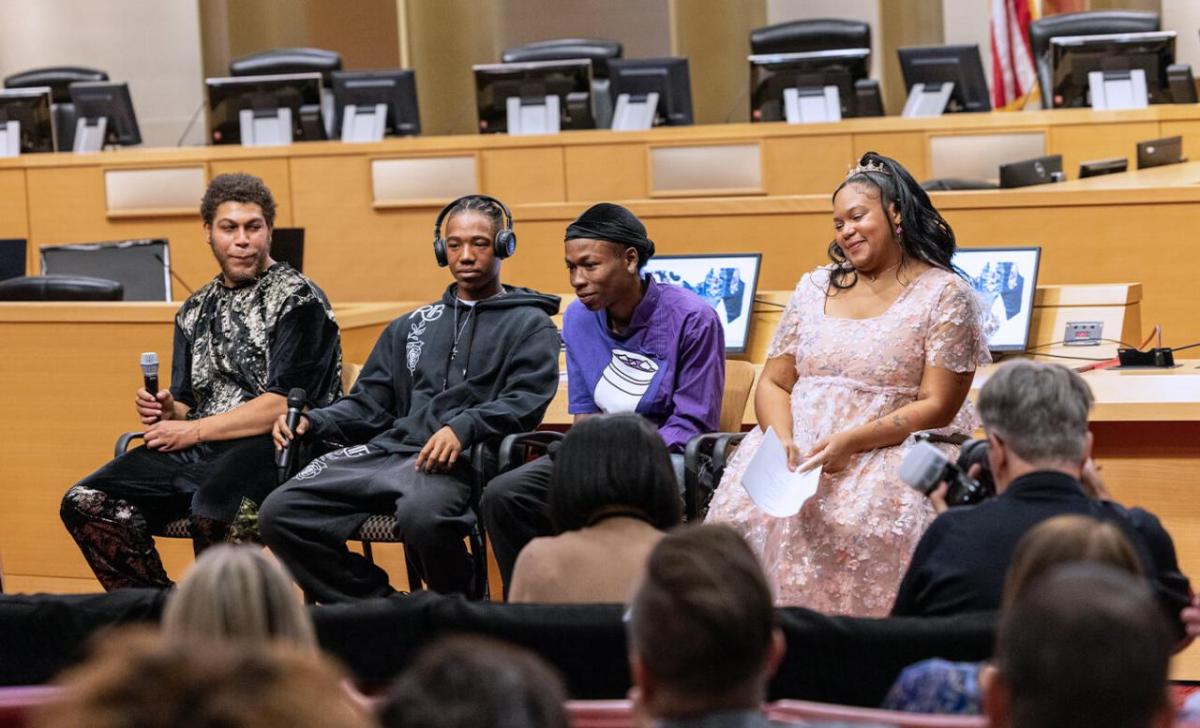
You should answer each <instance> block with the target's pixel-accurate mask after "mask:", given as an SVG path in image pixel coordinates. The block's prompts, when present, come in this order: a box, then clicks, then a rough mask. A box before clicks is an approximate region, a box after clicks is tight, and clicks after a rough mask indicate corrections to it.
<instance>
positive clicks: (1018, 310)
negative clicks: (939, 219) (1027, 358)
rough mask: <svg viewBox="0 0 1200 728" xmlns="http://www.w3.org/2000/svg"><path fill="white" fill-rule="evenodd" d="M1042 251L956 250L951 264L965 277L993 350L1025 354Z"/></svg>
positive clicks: (1009, 249) (1036, 248) (1018, 249)
mask: <svg viewBox="0 0 1200 728" xmlns="http://www.w3.org/2000/svg"><path fill="white" fill-rule="evenodd" d="M1041 252H1042V249H1041V248H1038V247H1030V248H959V249H958V250H957V251H956V252H955V253H954V259H953V264H954V265H955V266H956V267H957V268H959V269H960V270H962V272H963V273H965V274H966V275H967V280H968V281H969V282H970V284H971V287H972V288H973V289H975V295H976V296H977V297H978V299H979V303H980V307H981V308H982V309H983V319H984V331H985V332H987V334H988V348H989V349H991V350H992V351H1024V350H1025V349H1026V348H1028V345H1029V327H1030V324H1031V323H1032V321H1033V293H1034V290H1035V289H1036V288H1037V273H1038V259H1039V258H1040V256H1041Z"/></svg>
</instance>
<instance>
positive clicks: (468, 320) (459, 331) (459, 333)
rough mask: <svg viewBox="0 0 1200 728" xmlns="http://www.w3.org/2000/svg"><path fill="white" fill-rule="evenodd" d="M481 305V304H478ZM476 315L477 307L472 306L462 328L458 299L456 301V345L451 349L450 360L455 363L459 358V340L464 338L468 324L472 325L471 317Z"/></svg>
mask: <svg viewBox="0 0 1200 728" xmlns="http://www.w3.org/2000/svg"><path fill="white" fill-rule="evenodd" d="M476 305H479V304H476ZM474 313H475V306H471V310H470V311H467V315H466V316H465V317H464V318H463V323H462V328H459V326H458V299H457V298H455V299H454V345H453V346H452V347H451V348H450V360H451V361H454V360H455V359H457V358H458V340H459V339H461V338H462V335H463V332H464V331H466V330H467V324H469V323H471V316H472V315H473V314H474Z"/></svg>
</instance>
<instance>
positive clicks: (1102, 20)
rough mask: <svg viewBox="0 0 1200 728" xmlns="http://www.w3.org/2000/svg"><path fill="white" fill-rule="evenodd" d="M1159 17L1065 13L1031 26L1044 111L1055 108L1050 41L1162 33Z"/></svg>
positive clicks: (1128, 13)
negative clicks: (1110, 35) (1122, 34)
mask: <svg viewBox="0 0 1200 728" xmlns="http://www.w3.org/2000/svg"><path fill="white" fill-rule="evenodd" d="M1160 26H1161V22H1160V20H1159V16H1158V13H1146V12H1137V11H1133V10H1094V11H1090V12H1083V13H1063V14H1061V15H1051V16H1049V17H1045V18H1039V19H1037V20H1035V21H1033V22H1031V23H1030V24H1029V47H1030V48H1032V49H1033V58H1034V63H1035V64H1036V66H1037V75H1038V85H1039V86H1041V89H1042V108H1044V109H1049V108H1051V107H1052V105H1053V99H1052V96H1053V94H1054V79H1053V77H1052V76H1051V71H1052V69H1051V68H1050V39H1051V38H1057V37H1061V36H1068V35H1106V34H1109V33H1149V32H1152V31H1156V30H1159V29H1160Z"/></svg>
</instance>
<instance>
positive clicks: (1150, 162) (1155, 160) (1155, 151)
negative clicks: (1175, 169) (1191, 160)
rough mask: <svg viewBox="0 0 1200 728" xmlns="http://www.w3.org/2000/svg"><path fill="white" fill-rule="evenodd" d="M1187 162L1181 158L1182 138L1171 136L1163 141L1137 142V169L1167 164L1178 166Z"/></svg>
mask: <svg viewBox="0 0 1200 728" xmlns="http://www.w3.org/2000/svg"><path fill="white" fill-rule="evenodd" d="M1184 161H1187V160H1185V159H1184V158H1183V137H1182V136H1173V137H1166V138H1164V139H1150V140H1148V141H1144V142H1138V145H1137V168H1138V169H1148V168H1150V167H1162V166H1163V165H1167V164H1179V163H1180V162H1184Z"/></svg>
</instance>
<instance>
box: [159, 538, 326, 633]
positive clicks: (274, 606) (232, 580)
mask: <svg viewBox="0 0 1200 728" xmlns="http://www.w3.org/2000/svg"><path fill="white" fill-rule="evenodd" d="M162 628H163V633H164V634H165V635H167V636H168V637H182V638H197V639H214V640H219V639H228V640H233V641H237V642H244V643H248V644H255V645H259V644H267V643H271V642H284V643H287V644H290V645H292V646H293V647H297V648H300V649H304V650H310V651H315V650H316V649H317V638H316V633H315V632H314V630H313V625H312V619H311V618H310V617H309V616H308V610H307V609H306V608H305V607H304V605H303V604H302V603H301V601H300V599H299V598H298V597H297V595H296V592H295V590H294V589H293V587H292V581H291V579H290V578H288V575H287V572H285V571H284V569H283V567H282V566H280V565H279V563H278V562H276V561H274V560H273V559H271V557H269V556H267V555H266V553H265V552H263V550H262V549H260V548H257V547H254V546H249V545H246V546H234V545H228V544H223V545H219V546H214V547H212V548H210V549H208V550H206V551H205V552H204V553H202V554H200V557H199V558H198V559H197V560H196V563H195V564H194V565H193V566H192V568H191V569H190V570H189V571H188V572H187V574H186V575H185V576H184V578H183V581H181V582H180V583H179V586H178V587H176V589H175V591H173V592H172V593H171V595H170V596H169V597H168V598H167V606H166V608H165V609H164V611H163V620H162Z"/></svg>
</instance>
